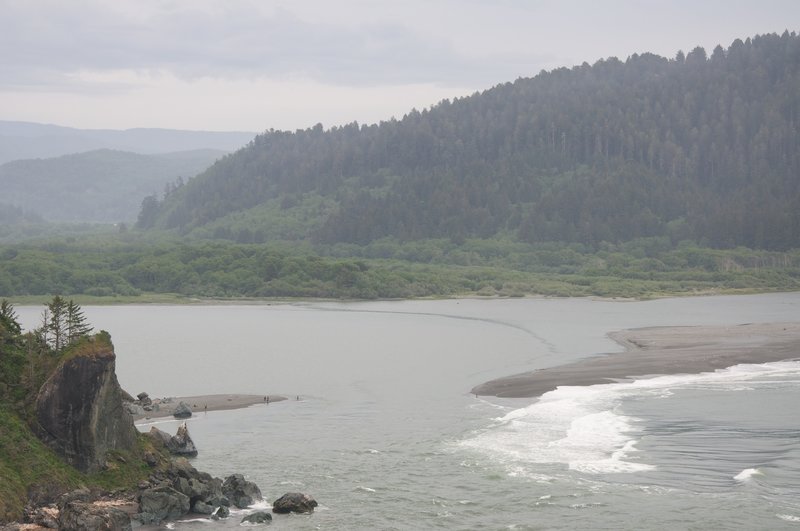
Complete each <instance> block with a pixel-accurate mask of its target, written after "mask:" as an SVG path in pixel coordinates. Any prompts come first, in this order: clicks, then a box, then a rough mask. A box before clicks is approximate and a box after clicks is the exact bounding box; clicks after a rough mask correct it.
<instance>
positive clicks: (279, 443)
mask: <svg viewBox="0 0 800 531" xmlns="http://www.w3.org/2000/svg"><path fill="white" fill-rule="evenodd" d="M84 311H85V313H86V315H87V317H88V318H89V320H90V321H91V322H92V323H93V324H94V326H95V327H96V328H97V329H105V330H107V331H109V332H110V333H111V336H112V339H113V341H114V344H115V346H116V353H117V374H118V377H119V380H120V383H121V384H122V386H123V387H124V388H126V389H127V390H128V391H129V392H131V393H132V394H136V393H139V392H141V391H147V392H148V393H150V395H151V396H154V397H156V396H159V397H164V396H176V395H177V396H179V395H199V394H212V393H253V394H267V393H270V394H284V395H285V396H287V397H289V398H290V399H289V400H286V401H282V402H276V403H271V404H259V405H256V406H253V407H250V408H246V409H240V410H232V411H213V412H208V413H203V414H200V415H196V416H195V417H193V418H192V419H190V420H189V421H188V425H189V431H190V434H191V436H192V438H193V439H194V441H195V444H196V445H197V447H198V449H199V452H200V453H199V456H198V457H197V458H196V459H194V460H193V464H194V465H195V466H196V467H197V468H198V469H201V470H205V471H208V472H210V473H212V474H214V475H216V476H220V477H223V476H225V475H228V474H231V473H234V472H240V473H243V474H245V476H246V477H248V479H251V480H252V481H255V482H256V483H257V484H258V485H259V486H260V487H261V490H262V492H263V493H264V495H265V502H263V503H261V504H259V505H258V506H257V508H262V509H266V508H268V507H269V506H270V504H271V502H272V501H273V500H275V499H277V498H278V497H279V496H281V495H282V494H284V493H285V492H290V491H300V492H305V493H308V494H310V495H312V496H314V497H315V498H316V499H317V501H318V502H319V504H320V506H319V507H318V508H317V511H316V512H315V513H314V514H311V515H291V516H283V515H275V519H274V521H273V523H272V525H271V528H272V529H292V530H294V529H357V530H358V529H402V530H405V529H498V530H499V529H537V530H539V529H542V530H543V529H637V530H642V529H673V530H674V529H687V530H688V529H703V530H709V529H747V530H751V529H800V481H798V478H800V413H799V412H798V409H797V404H798V403H800V362H798V361H787V362H778V363H767V364H756V365H738V366H735V367H732V368H729V369H725V370H721V371H716V372H713V373H704V374H690V375H670V376H656V377H652V378H642V379H638V380H636V381H633V382H626V383H611V384H604V385H594V386H587V387H561V388H559V389H557V390H556V391H553V392H550V393H547V394H545V395H543V396H542V397H541V398H540V399H495V398H487V397H480V398H477V397H475V396H473V395H471V394H470V393H469V390H470V389H471V388H472V387H473V386H474V385H477V384H479V383H482V382H484V381H486V380H489V379H492V378H497V377H500V376H506V375H509V374H514V373H518V372H523V371H526V370H531V369H535V368H541V367H547V366H553V365H558V364H561V363H566V362H570V361H575V360H578V359H581V358H585V357H588V356H593V355H598V354H601V353H612V352H618V351H620V350H621V347H620V346H619V345H617V344H616V343H614V342H613V341H611V340H610V339H608V337H607V336H606V334H607V333H608V332H611V331H616V330H621V329H627V328H637V327H644V326H675V325H733V324H743V323H756V322H781V321H784V322H788V321H793V322H797V321H800V293H789V294H767V295H747V296H711V297H694V298H675V299H661V300H654V301H643V302H630V301H608V300H591V299H549V298H530V299H491V300H473V299H461V300H443V301H396V302H395V301H389V302H352V303H336V302H303V303H286V304H268V303H263V304H237V305H189V306H186V305H128V306H108V307H100V306H90V307H85V308H84ZM18 312H19V313H20V315H21V317H22V320H23V323H24V324H25V325H26V327H30V326H35V325H36V321H37V318H38V314H39V312H40V309H38V308H33V307H21V308H18ZM798 357H800V353H798ZM152 424H155V425H158V427H159V428H161V429H164V430H166V431H171V432H174V431H175V430H176V429H177V426H178V423H177V422H176V421H172V420H164V419H160V420H156V421H153V422H152ZM150 425H151V423H149V422H143V423H141V424H140V425H139V428H140V429H141V430H148V429H149V428H150ZM246 512H249V511H238V512H233V514H232V516H231V517H230V518H229V519H228V520H227V521H220V522H210V521H208V520H203V519H189V520H187V521H180V522H174V523H171V524H169V527H170V528H172V529H187V530H190V529H233V528H238V527H239V521H240V520H241V516H242V515H243V514H245V513H246Z"/></svg>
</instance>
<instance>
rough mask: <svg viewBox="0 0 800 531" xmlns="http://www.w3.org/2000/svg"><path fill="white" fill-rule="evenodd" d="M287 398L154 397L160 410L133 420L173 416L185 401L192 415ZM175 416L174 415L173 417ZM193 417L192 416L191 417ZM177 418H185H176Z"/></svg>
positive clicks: (154, 401)
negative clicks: (179, 405)
mask: <svg viewBox="0 0 800 531" xmlns="http://www.w3.org/2000/svg"><path fill="white" fill-rule="evenodd" d="M283 400H287V398H286V397H285V396H281V395H243V394H220V395H196V396H176V397H168V398H154V399H152V403H153V405H154V406H155V405H157V406H158V410H156V409H155V407H154V408H153V411H145V412H144V413H143V414H138V415H133V420H134V421H135V422H139V421H142V420H152V419H159V418H165V417H173V415H172V414H173V413H174V412H175V408H177V407H178V404H180V403H181V402H184V403H185V404H186V405H188V406H189V407H190V408H191V410H192V416H194V415H197V414H198V413H207V412H209V411H224V410H228V409H241V408H245V407H250V406H254V405H256V404H264V405H267V404H272V403H274V402H282V401H283ZM173 418H174V417H173ZM189 418H191V417H189ZM175 420H185V419H179V418H175Z"/></svg>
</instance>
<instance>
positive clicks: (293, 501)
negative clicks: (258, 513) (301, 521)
mask: <svg viewBox="0 0 800 531" xmlns="http://www.w3.org/2000/svg"><path fill="white" fill-rule="evenodd" d="M317 505H318V504H317V500H315V499H314V498H312V497H311V496H309V495H308V494H303V493H301V492H287V493H286V494H284V495H283V496H281V497H280V498H278V499H277V500H275V501H274V502H272V512H273V513H283V514H285V513H313V512H314V507H316V506H317Z"/></svg>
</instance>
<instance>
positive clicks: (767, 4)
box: [0, 0, 800, 132]
mask: <svg viewBox="0 0 800 531" xmlns="http://www.w3.org/2000/svg"><path fill="white" fill-rule="evenodd" d="M787 29H788V30H789V31H790V32H791V31H800V1H798V0H758V1H753V0H750V1H743V0H604V1H597V0H529V1H523V0H485V1H484V0H403V1H400V2H398V1H397V0H394V1H391V2H389V1H379V0H371V1H370V0H336V1H330V0H287V1H284V0H0V120H16V121H31V122H40V123H52V124H57V125H64V126H70V127H80V128H108V129H127V128H133V127H160V128H172V129H193V130H210V131H234V130H236V131H254V132H260V131H264V130H267V129H270V128H274V129H288V130H294V129H298V128H306V127H310V126H313V125H314V124H316V123H322V124H323V125H324V126H325V127H326V128H328V127H331V126H334V125H341V124H344V123H349V122H353V121H358V122H359V123H375V122H379V121H381V120H387V119H390V118H391V117H396V118H401V117H402V116H403V115H404V114H405V113H406V112H408V111H409V110H411V109H412V108H416V109H423V108H426V107H430V106H431V105H433V104H435V103H437V102H439V101H441V100H442V99H445V98H448V99H452V98H454V97H460V96H466V95H469V94H472V93H474V92H476V91H482V90H485V89H488V88H491V87H492V86H494V85H496V84H498V83H504V82H507V81H514V80H515V79H517V78H520V77H532V76H535V75H536V74H537V73H539V72H540V71H541V70H543V69H545V70H550V69H553V68H558V67H564V66H566V67H571V66H574V65H579V64H581V63H583V62H588V63H589V64H592V63H594V62H595V61H597V60H598V59H601V58H607V57H610V56H616V57H618V58H620V59H622V60H624V59H625V58H627V57H628V56H630V55H631V54H633V53H642V52H652V53H656V54H659V55H662V56H666V57H674V55H675V53H676V52H677V51H678V50H683V51H685V52H688V51H689V50H691V49H692V48H694V47H695V46H703V47H705V48H706V50H707V51H708V52H711V50H712V49H713V48H714V47H715V46H716V45H717V44H721V45H722V46H723V47H728V46H729V45H730V43H731V42H732V41H733V40H734V39H736V38H742V39H745V38H747V37H752V36H753V35H756V34H763V33H772V32H777V33H782V32H783V31H784V30H787Z"/></svg>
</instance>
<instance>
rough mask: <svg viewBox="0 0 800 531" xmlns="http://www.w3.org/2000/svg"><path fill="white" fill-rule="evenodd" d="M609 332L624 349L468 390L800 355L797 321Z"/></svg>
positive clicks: (529, 387) (492, 391) (518, 391)
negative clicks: (619, 351) (623, 350)
mask: <svg viewBox="0 0 800 531" xmlns="http://www.w3.org/2000/svg"><path fill="white" fill-rule="evenodd" d="M609 336H610V337H611V338H612V339H614V340H615V341H617V342H618V343H620V344H621V345H623V346H624V347H625V348H626V350H625V352H621V353H616V354H603V355H598V356H593V357H590V358H587V359H584V360H581V361H577V362H574V363H568V364H565V365H560V366H556V367H550V368H546V369H540V370H537V371H533V372H527V373H523V374H517V375H513V376H507V377H503V378H498V379H496V380H491V381H489V382H486V383H483V384H481V385H478V386H476V387H474V388H473V389H472V393H474V394H477V395H489V396H497V397H507V398H523V397H537V396H541V395H542V394H544V393H546V392H548V391H552V390H554V389H556V388H557V387H559V386H565V385H594V384H602V383H610V382H616V381H624V380H628V379H631V378H634V377H644V376H655V375H663V374H681V373H700V372H709V371H714V370H716V369H724V368H726V367H731V366H733V365H738V364H740V363H766V362H771V361H783V360H788V359H797V358H800V323H767V324H742V325H737V326H727V327H710V326H681V327H654V328H639V329H634V330H624V331H620V332H613V333H611V334H609Z"/></svg>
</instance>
